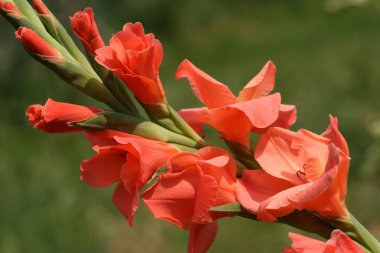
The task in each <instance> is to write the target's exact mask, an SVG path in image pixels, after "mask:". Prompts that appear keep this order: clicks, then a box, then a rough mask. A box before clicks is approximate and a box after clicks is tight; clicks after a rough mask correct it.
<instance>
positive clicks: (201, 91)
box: [176, 60, 237, 109]
mask: <svg viewBox="0 0 380 253" xmlns="http://www.w3.org/2000/svg"><path fill="white" fill-rule="evenodd" d="M184 77H186V78H187V79H188V80H189V83H190V86H191V89H192V90H193V92H194V94H195V95H196V96H197V97H198V99H199V100H200V101H202V103H203V104H205V105H206V106H207V107H208V108H209V109H213V108H218V107H221V106H225V105H229V104H232V103H235V102H237V99H236V97H235V96H234V95H233V94H232V92H231V90H230V89H229V88H228V87H227V86H226V85H224V84H222V83H220V82H218V81H217V80H215V79H214V78H212V77H211V76H209V75H207V74H206V73H205V72H203V71H202V70H200V69H198V68H197V67H195V66H194V65H193V64H192V63H191V62H190V61H188V60H184V61H183V62H182V63H181V64H180V65H179V67H178V69H177V73H176V80H178V79H180V78H184Z"/></svg>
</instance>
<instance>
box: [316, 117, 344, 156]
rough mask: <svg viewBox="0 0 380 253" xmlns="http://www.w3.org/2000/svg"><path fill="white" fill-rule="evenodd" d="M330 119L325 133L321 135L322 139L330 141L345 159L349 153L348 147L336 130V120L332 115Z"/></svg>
mask: <svg viewBox="0 0 380 253" xmlns="http://www.w3.org/2000/svg"><path fill="white" fill-rule="evenodd" d="M329 117H330V125H329V126H328V127H327V129H326V131H325V132H324V133H323V134H322V136H323V137H326V138H328V139H330V141H331V142H332V143H334V144H335V146H337V147H338V148H340V149H341V150H342V151H343V152H344V153H345V154H346V156H347V157H349V156H350V151H349V149H348V145H347V142H346V140H345V139H344V137H343V135H342V134H341V133H340V132H339V129H338V119H337V118H334V117H333V116H332V115H330V116H329Z"/></svg>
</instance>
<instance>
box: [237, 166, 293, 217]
mask: <svg viewBox="0 0 380 253" xmlns="http://www.w3.org/2000/svg"><path fill="white" fill-rule="evenodd" d="M292 186H294V185H293V184H291V183H289V182H288V181H286V180H282V179H279V178H276V177H273V176H271V175H269V174H268V173H266V172H265V171H264V170H245V171H244V172H243V177H242V179H240V180H238V181H237V184H236V194H237V199H238V201H239V202H240V204H241V205H242V206H243V207H244V209H246V210H247V211H249V212H250V213H252V214H255V215H257V214H258V212H259V207H260V203H261V202H263V201H265V200H266V199H268V198H270V197H271V196H273V195H275V194H277V193H279V192H281V191H284V190H286V189H288V188H290V187H292Z"/></svg>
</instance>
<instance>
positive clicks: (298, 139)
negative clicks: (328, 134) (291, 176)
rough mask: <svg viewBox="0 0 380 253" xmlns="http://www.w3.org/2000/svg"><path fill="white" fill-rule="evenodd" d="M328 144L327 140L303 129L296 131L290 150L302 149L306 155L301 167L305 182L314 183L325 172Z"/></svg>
mask: <svg viewBox="0 0 380 253" xmlns="http://www.w3.org/2000/svg"><path fill="white" fill-rule="evenodd" d="M329 143H330V141H329V140H328V139H326V138H324V137H322V136H320V135H317V134H315V133H312V132H310V131H307V130H305V129H301V130H298V131H297V133H296V136H295V138H294V140H293V142H292V148H295V149H299V150H301V149H303V150H305V151H306V153H307V154H306V156H307V158H306V161H305V164H304V165H303V171H304V173H305V176H306V179H307V181H309V182H310V181H314V180H316V179H317V178H319V177H320V176H321V175H322V174H323V173H324V172H325V168H326V165H327V160H328V158H329Z"/></svg>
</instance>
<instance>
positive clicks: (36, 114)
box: [25, 99, 100, 133]
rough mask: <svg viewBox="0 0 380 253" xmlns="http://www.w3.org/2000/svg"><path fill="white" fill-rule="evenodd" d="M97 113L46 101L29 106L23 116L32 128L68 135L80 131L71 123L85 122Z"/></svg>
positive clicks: (92, 110)
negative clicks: (42, 103) (43, 103)
mask: <svg viewBox="0 0 380 253" xmlns="http://www.w3.org/2000/svg"><path fill="white" fill-rule="evenodd" d="M98 112H100V110H99V109H97V108H92V107H86V106H81V105H74V104H68V103H61V102H56V101H54V100H52V99H48V100H47V101H46V104H45V105H31V106H29V107H28V109H26V112H25V114H26V116H27V117H28V119H29V123H30V124H31V125H32V126H33V127H34V128H37V129H39V130H42V131H44V132H47V133H69V132H79V131H82V129H81V128H80V127H78V126H75V125H73V124H72V123H74V122H78V121H83V120H87V119H89V118H91V117H93V116H95V115H96V113H98Z"/></svg>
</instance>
